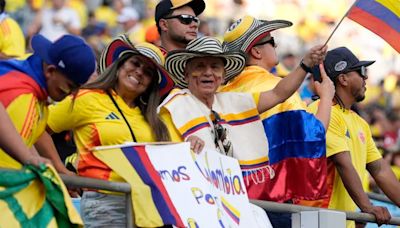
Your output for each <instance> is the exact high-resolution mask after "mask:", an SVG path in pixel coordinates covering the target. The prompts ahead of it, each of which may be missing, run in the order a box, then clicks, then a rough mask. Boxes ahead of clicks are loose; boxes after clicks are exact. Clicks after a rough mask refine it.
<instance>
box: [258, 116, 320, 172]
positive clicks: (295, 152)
mask: <svg viewBox="0 0 400 228" xmlns="http://www.w3.org/2000/svg"><path fill="white" fill-rule="evenodd" d="M262 122H263V125H264V130H265V132H266V135H267V138H268V143H269V154H268V157H269V163H270V165H273V164H275V163H277V162H280V161H282V160H284V159H286V158H320V157H323V156H325V155H326V143H325V128H324V126H323V125H322V123H321V122H320V121H319V120H318V119H317V118H316V117H315V116H314V115H312V114H310V113H307V112H306V111H304V110H295V111H287V112H281V113H278V114H276V115H273V116H270V117H269V118H267V119H264V120H263V121H262Z"/></svg>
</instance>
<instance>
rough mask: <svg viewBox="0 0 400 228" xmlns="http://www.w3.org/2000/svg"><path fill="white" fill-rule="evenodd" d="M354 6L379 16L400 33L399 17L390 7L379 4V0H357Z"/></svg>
mask: <svg viewBox="0 0 400 228" xmlns="http://www.w3.org/2000/svg"><path fill="white" fill-rule="evenodd" d="M355 7H358V8H360V9H362V10H364V11H366V12H368V13H369V14H371V15H373V16H375V17H376V18H379V19H380V20H382V21H383V22H385V23H386V24H388V25H389V26H390V27H392V28H393V29H394V30H396V31H397V32H399V33H400V19H399V17H398V16H397V15H396V14H394V13H393V12H392V11H391V10H390V9H388V8H386V7H385V6H383V5H381V4H380V3H379V2H376V1H374V0H359V1H357V3H356V5H355Z"/></svg>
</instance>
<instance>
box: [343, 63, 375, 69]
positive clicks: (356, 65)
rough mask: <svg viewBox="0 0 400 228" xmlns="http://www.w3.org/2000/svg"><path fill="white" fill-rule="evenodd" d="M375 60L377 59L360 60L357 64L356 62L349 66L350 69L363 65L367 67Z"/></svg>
mask: <svg viewBox="0 0 400 228" xmlns="http://www.w3.org/2000/svg"><path fill="white" fill-rule="evenodd" d="M374 62H375V61H360V62H358V63H357V64H355V65H353V66H351V67H349V69H357V68H360V67H362V66H365V67H367V66H370V65H372V64H373V63H374Z"/></svg>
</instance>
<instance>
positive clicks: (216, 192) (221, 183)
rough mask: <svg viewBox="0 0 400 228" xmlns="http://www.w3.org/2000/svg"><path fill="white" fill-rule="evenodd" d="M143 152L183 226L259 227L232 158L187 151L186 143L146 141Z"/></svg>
mask: <svg viewBox="0 0 400 228" xmlns="http://www.w3.org/2000/svg"><path fill="white" fill-rule="evenodd" d="M146 152H147V155H148V157H149V159H150V161H151V163H152V165H153V166H154V169H155V170H156V171H157V172H158V174H159V176H160V177H161V180H162V183H163V185H164V187H165V189H166V190H167V192H168V195H169V197H170V199H171V201H172V202H173V205H174V206H175V208H176V210H177V212H178V214H179V216H180V218H181V221H182V222H183V223H184V224H185V225H186V226H187V227H260V226H259V225H257V222H256V221H257V220H259V219H260V218H255V215H254V213H253V210H252V206H250V203H249V200H248V198H247V193H246V188H245V185H244V183H243V178H242V174H241V170H240V167H239V163H238V161H237V160H236V159H233V158H230V157H227V156H223V155H221V154H220V153H218V152H216V151H213V150H207V151H203V152H202V153H200V154H199V155H197V154H193V153H190V149H189V143H180V144H173V145H163V146H153V145H148V146H146ZM266 219H267V218H266ZM263 223H264V224H262V227H268V223H269V221H268V220H267V221H264V222H263Z"/></svg>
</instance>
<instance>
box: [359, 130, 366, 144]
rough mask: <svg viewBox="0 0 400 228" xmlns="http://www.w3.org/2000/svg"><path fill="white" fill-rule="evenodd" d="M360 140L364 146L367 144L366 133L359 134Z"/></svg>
mask: <svg viewBox="0 0 400 228" xmlns="http://www.w3.org/2000/svg"><path fill="white" fill-rule="evenodd" d="M358 138H359V139H360V140H361V142H362V143H363V144H365V135H364V132H362V131H360V132H358Z"/></svg>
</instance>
